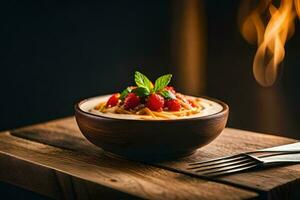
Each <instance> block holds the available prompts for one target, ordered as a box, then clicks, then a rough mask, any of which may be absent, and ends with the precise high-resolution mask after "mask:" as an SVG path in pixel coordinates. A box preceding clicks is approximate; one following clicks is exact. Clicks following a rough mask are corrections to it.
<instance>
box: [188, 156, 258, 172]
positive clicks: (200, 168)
mask: <svg viewBox="0 0 300 200" xmlns="http://www.w3.org/2000/svg"><path fill="white" fill-rule="evenodd" d="M249 161H253V158H251V157H242V158H240V159H235V160H232V161H228V162H222V163H217V164H211V165H207V166H194V167H190V168H188V169H190V170H194V169H197V171H209V170H211V169H217V168H221V167H226V166H231V165H237V164H241V163H245V162H249Z"/></svg>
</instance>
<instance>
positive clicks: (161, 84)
mask: <svg viewBox="0 0 300 200" xmlns="http://www.w3.org/2000/svg"><path fill="white" fill-rule="evenodd" d="M171 78H172V74H166V75H163V76H161V77H159V78H158V79H156V81H155V84H154V85H155V86H154V89H153V90H154V92H158V91H161V90H162V89H164V88H165V87H166V86H167V85H168V84H169V83H170V81H171Z"/></svg>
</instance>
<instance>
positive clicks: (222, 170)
mask: <svg viewBox="0 0 300 200" xmlns="http://www.w3.org/2000/svg"><path fill="white" fill-rule="evenodd" d="M258 164H259V162H258V161H255V160H251V161H249V162H245V163H241V164H238V165H230V166H226V167H221V168H217V169H212V170H209V171H205V172H202V171H201V170H196V172H197V173H198V174H201V175H204V176H205V175H209V174H215V173H218V172H225V171H230V170H233V169H239V168H244V167H247V166H249V165H258Z"/></svg>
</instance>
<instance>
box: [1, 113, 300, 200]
mask: <svg viewBox="0 0 300 200" xmlns="http://www.w3.org/2000/svg"><path fill="white" fill-rule="evenodd" d="M293 142H296V140H294V139H289V138H283V137H277V136H271V135H265V134H259V133H253V132H248V131H242V130H237V129H230V128H227V129H225V130H224V131H223V133H222V134H221V136H219V137H218V138H217V139H216V140H215V141H214V142H212V143H211V144H209V145H207V146H206V147H204V148H201V149H199V150H198V151H197V153H196V154H194V155H192V156H190V157H188V158H184V159H180V160H175V161H172V162H163V163H150V164H149V163H147V164H146V163H140V162H135V161H128V160H125V159H121V158H113V157H110V156H109V155H107V154H105V153H104V152H103V150H101V149H100V148H98V147H96V146H94V145H92V144H91V143H89V142H88V141H87V140H86V139H85V138H83V136H82V135H81V133H80V131H79V129H78V128H77V125H76V122H75V120H74V118H73V117H70V118H65V119H59V120H55V121H51V122H47V123H43V124H38V125H33V126H28V127H24V128H20V129H16V130H11V131H5V132H2V133H0V180H1V181H4V182H7V183H10V184H13V185H16V186H19V187H22V188H25V189H27V190H31V191H34V192H36V193H39V194H42V195H45V196H48V197H50V198H54V199H99V198H100V197H101V198H102V199H140V198H145V199H222V200H223V199H300V198H299V197H300V190H299V188H300V181H299V178H300V165H289V166H281V167H274V168H268V169H264V170H259V171H255V170H252V171H248V172H244V173H238V174H232V175H226V176H222V177H219V178H214V179H203V178H201V177H197V176H193V175H190V174H187V173H186V172H185V171H184V170H182V169H184V168H185V165H186V164H187V162H189V161H193V160H197V159H198V160H199V159H200V160H207V159H211V158H214V157H219V156H224V155H230V154H235V153H239V152H243V151H248V150H254V149H261V148H266V147H272V146H276V145H281V144H288V143H293Z"/></svg>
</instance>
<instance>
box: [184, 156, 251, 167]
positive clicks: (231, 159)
mask: <svg viewBox="0 0 300 200" xmlns="http://www.w3.org/2000/svg"><path fill="white" fill-rule="evenodd" d="M244 158H248V156H246V155H244V154H239V155H235V156H228V157H226V158H222V159H217V160H210V161H204V162H197V163H190V164H189V166H190V168H189V169H194V168H202V167H207V166H214V165H219V164H223V163H228V162H234V161H237V160H241V159H244Z"/></svg>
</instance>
